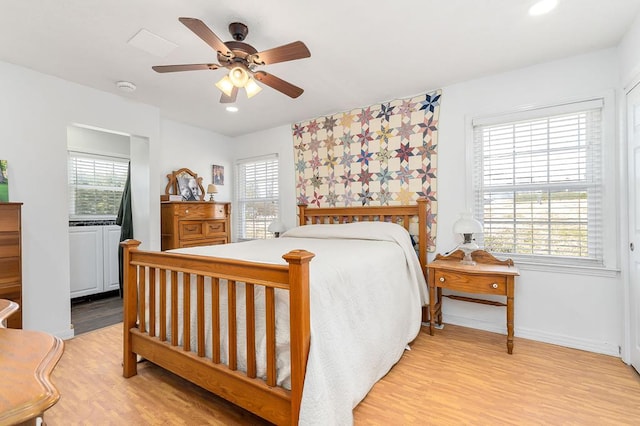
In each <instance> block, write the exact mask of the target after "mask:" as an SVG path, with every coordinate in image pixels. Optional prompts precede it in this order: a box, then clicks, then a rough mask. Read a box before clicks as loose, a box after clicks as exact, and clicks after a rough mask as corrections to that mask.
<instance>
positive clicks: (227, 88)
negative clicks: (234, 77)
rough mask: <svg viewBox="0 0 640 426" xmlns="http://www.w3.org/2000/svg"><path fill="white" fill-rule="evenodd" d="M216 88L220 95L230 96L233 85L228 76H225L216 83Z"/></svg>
mask: <svg viewBox="0 0 640 426" xmlns="http://www.w3.org/2000/svg"><path fill="white" fill-rule="evenodd" d="M216 87H217V88H218V89H220V91H221V92H222V93H224V94H225V95H227V96H231V92H232V91H233V83H232V82H231V79H230V78H229V76H228V75H225V76H224V77H222V78H221V79H220V81H218V82H217V83H216Z"/></svg>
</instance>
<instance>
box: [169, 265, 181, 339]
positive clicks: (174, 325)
mask: <svg viewBox="0 0 640 426" xmlns="http://www.w3.org/2000/svg"><path fill="white" fill-rule="evenodd" d="M182 277H183V278H184V275H183V276H182ZM177 344H178V273H177V272H176V271H171V346H176V345H177Z"/></svg>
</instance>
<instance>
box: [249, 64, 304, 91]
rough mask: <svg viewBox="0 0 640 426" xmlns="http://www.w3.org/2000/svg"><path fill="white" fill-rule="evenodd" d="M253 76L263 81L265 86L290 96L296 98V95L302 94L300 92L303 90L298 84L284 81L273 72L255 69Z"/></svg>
mask: <svg viewBox="0 0 640 426" xmlns="http://www.w3.org/2000/svg"><path fill="white" fill-rule="evenodd" d="M253 76H254V77H255V79H256V80H258V81H260V82H261V83H264V84H266V85H267V86H269V87H272V88H274V89H276V90H277V91H279V92H282V93H284V94H285V95H287V96H289V97H291V98H297V97H298V96H300V95H302V92H304V90H302V89H301V88H299V87H298V86H294V85H293V84H291V83H289V82H287V81H284V80H282V79H281V78H278V77H276V76H275V75H273V74H268V73H266V72H264V71H256V72H255V73H254V74H253Z"/></svg>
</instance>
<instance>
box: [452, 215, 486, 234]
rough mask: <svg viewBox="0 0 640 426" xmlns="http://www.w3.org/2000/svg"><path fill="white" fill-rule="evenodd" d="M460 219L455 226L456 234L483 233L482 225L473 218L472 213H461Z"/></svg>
mask: <svg viewBox="0 0 640 426" xmlns="http://www.w3.org/2000/svg"><path fill="white" fill-rule="evenodd" d="M460 216H461V217H460V219H458V220H456V222H455V223H454V224H453V232H454V233H456V234H478V233H480V232H482V224H481V223H480V222H479V221H478V220H476V219H474V218H473V216H471V213H461V214H460Z"/></svg>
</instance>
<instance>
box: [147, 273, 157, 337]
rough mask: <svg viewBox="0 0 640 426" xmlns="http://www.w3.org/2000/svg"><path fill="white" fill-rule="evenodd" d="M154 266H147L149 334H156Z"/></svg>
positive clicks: (152, 335)
mask: <svg viewBox="0 0 640 426" xmlns="http://www.w3.org/2000/svg"><path fill="white" fill-rule="evenodd" d="M157 273H158V270H157V269H156V268H149V336H151V337H155V335H156V274H157Z"/></svg>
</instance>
